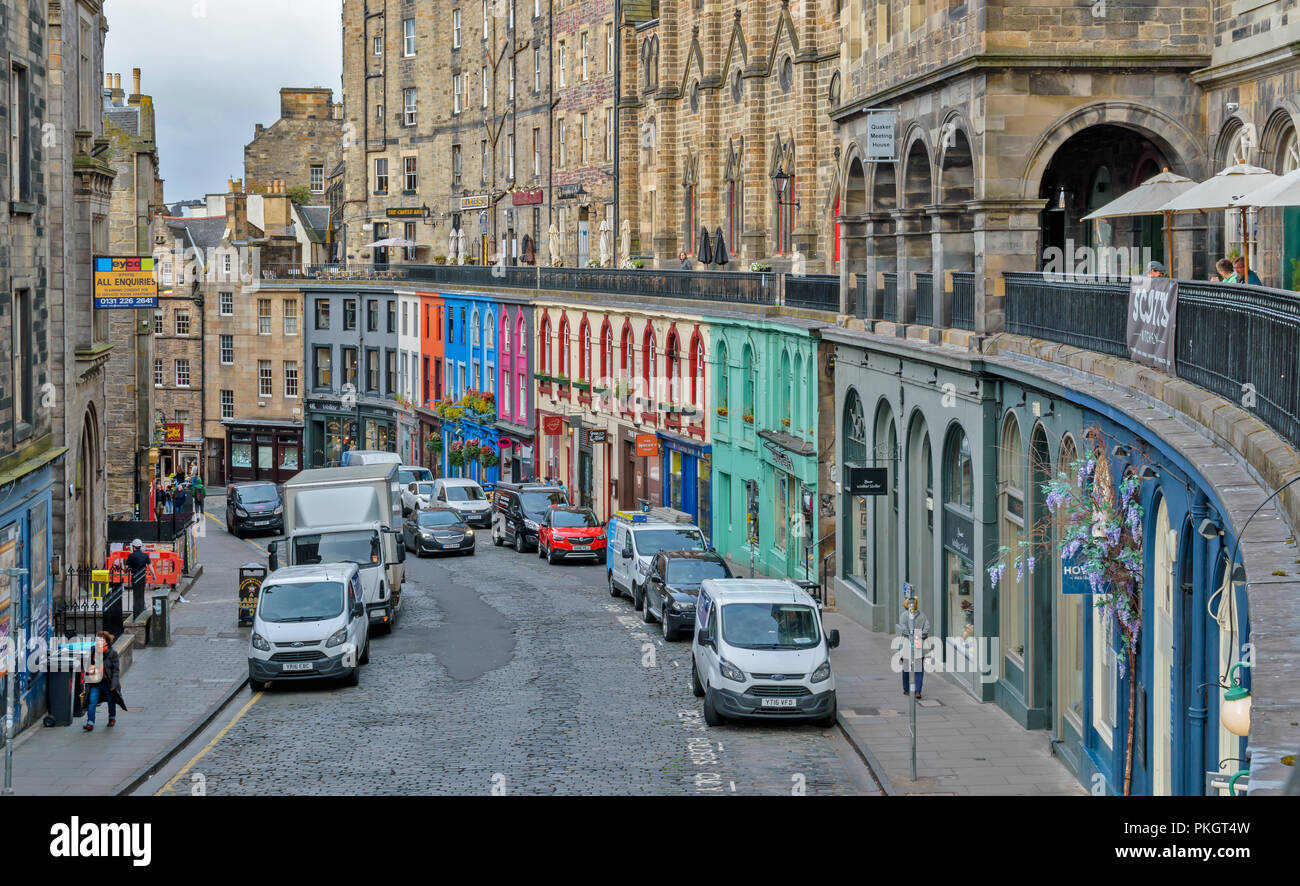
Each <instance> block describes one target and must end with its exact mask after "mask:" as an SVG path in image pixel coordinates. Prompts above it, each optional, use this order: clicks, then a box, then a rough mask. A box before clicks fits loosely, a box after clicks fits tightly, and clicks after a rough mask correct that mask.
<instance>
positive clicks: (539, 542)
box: [537, 537, 546, 560]
mask: <svg viewBox="0 0 1300 886" xmlns="http://www.w3.org/2000/svg"><path fill="white" fill-rule="evenodd" d="M545 556H546V551H545V549H544V548H543V547H542V540H541V538H540V537H539V538H538V539H537V559H538V560H540V559H542V558H543V557H545Z"/></svg>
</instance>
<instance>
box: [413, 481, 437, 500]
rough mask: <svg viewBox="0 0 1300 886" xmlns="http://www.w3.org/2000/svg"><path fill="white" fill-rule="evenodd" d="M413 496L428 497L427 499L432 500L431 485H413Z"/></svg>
mask: <svg viewBox="0 0 1300 886" xmlns="http://www.w3.org/2000/svg"><path fill="white" fill-rule="evenodd" d="M415 494H416V495H424V496H428V497H430V498H432V497H433V484H432V483H416V484H415Z"/></svg>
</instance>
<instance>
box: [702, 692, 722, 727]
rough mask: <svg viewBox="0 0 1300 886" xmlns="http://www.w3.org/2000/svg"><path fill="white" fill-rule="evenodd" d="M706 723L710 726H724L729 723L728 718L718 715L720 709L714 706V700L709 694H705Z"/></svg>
mask: <svg viewBox="0 0 1300 886" xmlns="http://www.w3.org/2000/svg"><path fill="white" fill-rule="evenodd" d="M704 722H705V724H706V725H708V726H722V725H725V724H726V722H727V718H726V717H724V716H722V715H721V714H719V713H718V709H717V708H715V707H714V706H713V700H712V699H711V698H709V693H708V692H707V691H706V692H705V693H704Z"/></svg>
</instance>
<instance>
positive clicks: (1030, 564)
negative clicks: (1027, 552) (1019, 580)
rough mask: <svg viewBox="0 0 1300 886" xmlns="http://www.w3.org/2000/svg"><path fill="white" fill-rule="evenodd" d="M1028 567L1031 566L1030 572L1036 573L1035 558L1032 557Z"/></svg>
mask: <svg viewBox="0 0 1300 886" xmlns="http://www.w3.org/2000/svg"><path fill="white" fill-rule="evenodd" d="M1028 565H1029V571H1030V572H1033V571H1034V558H1033V557H1030V558H1029V564H1028Z"/></svg>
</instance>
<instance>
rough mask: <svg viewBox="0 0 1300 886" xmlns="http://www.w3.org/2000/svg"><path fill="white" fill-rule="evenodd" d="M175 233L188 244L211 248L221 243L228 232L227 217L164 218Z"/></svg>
mask: <svg viewBox="0 0 1300 886" xmlns="http://www.w3.org/2000/svg"><path fill="white" fill-rule="evenodd" d="M164 221H166V223H167V227H168V228H169V229H170V230H171V231H172V233H173V235H175V236H176V237H179V238H180V239H181V240H182V241H184V243H185V245H186V246H194V247H197V248H199V249H209V248H214V247H216V246H220V245H221V238H222V237H223V236H224V235H225V233H226V217H225V216H224V215H210V216H206V217H202V218H174V217H167V218H165V219H164Z"/></svg>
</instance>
